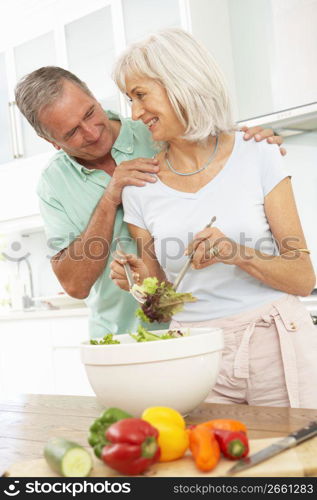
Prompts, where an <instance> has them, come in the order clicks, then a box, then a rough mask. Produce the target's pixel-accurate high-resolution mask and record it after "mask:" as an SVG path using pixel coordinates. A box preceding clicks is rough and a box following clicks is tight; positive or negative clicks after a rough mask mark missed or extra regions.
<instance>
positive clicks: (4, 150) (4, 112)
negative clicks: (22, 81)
mask: <svg viewBox="0 0 317 500" xmlns="http://www.w3.org/2000/svg"><path fill="white" fill-rule="evenodd" d="M9 113H10V110H9V88H8V80H7V71H6V64H5V53H4V52H2V53H0V130H1V133H0V164H1V163H6V162H8V161H10V160H12V159H13V152H12V147H11V135H10V130H11V123H10V114H9Z"/></svg>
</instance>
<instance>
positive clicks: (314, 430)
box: [289, 420, 317, 444]
mask: <svg viewBox="0 0 317 500" xmlns="http://www.w3.org/2000/svg"><path fill="white" fill-rule="evenodd" d="M316 435H317V420H314V421H313V422H310V423H309V424H308V425H306V427H303V428H302V429H299V430H298V431H295V432H292V434H290V435H289V437H293V438H295V439H296V444H299V443H301V442H302V441H305V440H306V439H309V438H311V437H313V436H316Z"/></svg>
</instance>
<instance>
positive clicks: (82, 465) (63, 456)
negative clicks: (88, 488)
mask: <svg viewBox="0 0 317 500" xmlns="http://www.w3.org/2000/svg"><path fill="white" fill-rule="evenodd" d="M44 457H45V459H46V461H47V463H48V465H49V466H50V467H51V469H53V471H55V472H57V474H60V475H61V476H65V477H86V476H89V474H90V471H91V469H92V458H91V455H90V453H89V452H88V451H87V450H85V448H83V447H82V446H80V444H77V443H74V442H73V441H68V440H67V439H64V438H60V437H56V438H52V439H50V440H49V441H48V442H47V443H46V445H45V447H44Z"/></svg>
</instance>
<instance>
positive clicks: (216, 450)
mask: <svg viewBox="0 0 317 500" xmlns="http://www.w3.org/2000/svg"><path fill="white" fill-rule="evenodd" d="M188 436H189V449H190V451H191V453H192V455H193V458H194V460H195V464H196V467H197V468H198V469H199V470H201V471H203V472H208V471H211V470H212V469H214V468H215V467H216V465H217V463H218V462H219V460H220V446H219V444H218V441H217V439H216V437H215V435H214V433H213V432H212V431H211V430H210V429H208V427H207V426H205V425H204V424H199V425H196V426H195V427H194V428H191V429H188Z"/></svg>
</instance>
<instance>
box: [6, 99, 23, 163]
mask: <svg viewBox="0 0 317 500" xmlns="http://www.w3.org/2000/svg"><path fill="white" fill-rule="evenodd" d="M8 104H9V115H10V126H11V145H12V153H13V158H15V159H17V158H22V157H23V149H22V146H21V145H22V140H21V134H20V130H19V129H18V127H17V120H16V103H15V101H11V102H9V103H8Z"/></svg>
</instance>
